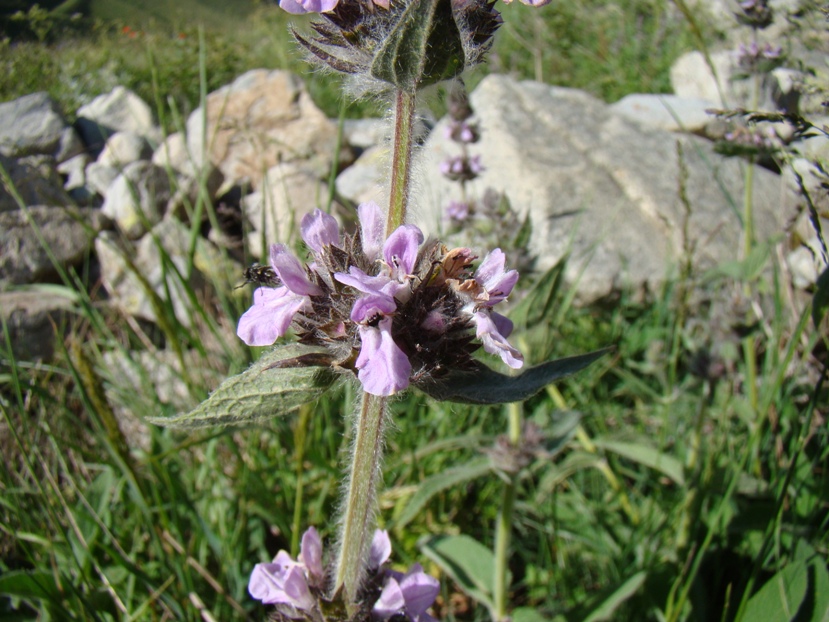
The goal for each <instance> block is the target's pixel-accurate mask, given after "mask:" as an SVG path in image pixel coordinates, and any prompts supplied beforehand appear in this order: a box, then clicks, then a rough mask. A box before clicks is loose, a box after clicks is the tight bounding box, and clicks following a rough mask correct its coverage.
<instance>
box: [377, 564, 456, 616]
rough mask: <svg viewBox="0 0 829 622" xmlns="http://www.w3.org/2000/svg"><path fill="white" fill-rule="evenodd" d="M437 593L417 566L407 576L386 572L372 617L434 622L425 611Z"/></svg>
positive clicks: (431, 580)
mask: <svg viewBox="0 0 829 622" xmlns="http://www.w3.org/2000/svg"><path fill="white" fill-rule="evenodd" d="M439 591H440V584H439V583H438V581H437V579H435V578H434V577H431V576H429V575H428V574H426V573H425V572H423V568H422V567H421V566H420V564H414V565H413V566H412V567H411V569H410V570H409V572H407V573H406V574H403V573H402V572H395V571H389V573H388V576H387V577H386V582H385V584H384V585H383V591H382V592H381V594H380V598H379V599H378V600H377V602H376V603H375V604H374V608H373V609H372V613H373V614H374V617H375V618H378V619H380V620H388V619H389V618H391V617H392V616H395V615H403V616H405V617H406V618H408V619H409V620H411V621H412V622H433V621H434V622H437V620H436V618H434V617H432V616H431V615H429V613H428V612H427V611H426V610H427V609H428V608H429V607H431V606H432V604H433V603H434V602H435V598H437V595H438V593H439Z"/></svg>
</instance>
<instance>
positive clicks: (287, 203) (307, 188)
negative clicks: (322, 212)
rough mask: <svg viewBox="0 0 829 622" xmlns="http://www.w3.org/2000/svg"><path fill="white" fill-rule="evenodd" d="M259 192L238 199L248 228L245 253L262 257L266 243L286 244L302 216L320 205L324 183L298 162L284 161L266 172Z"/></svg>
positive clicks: (324, 191) (323, 192)
mask: <svg viewBox="0 0 829 622" xmlns="http://www.w3.org/2000/svg"><path fill="white" fill-rule="evenodd" d="M261 186H262V189H261V190H260V191H257V192H254V193H252V194H250V195H248V196H246V197H244V198H243V200H242V212H243V214H244V218H245V221H246V222H247V223H249V224H250V226H251V227H252V229H253V230H252V232H251V233H250V234H249V235H248V236H247V244H248V252H249V253H250V254H251V255H252V256H254V257H260V256H262V251H263V247H262V240H263V239H264V240H265V242H266V243H267V244H272V243H274V242H284V243H288V242H289V240H291V239H292V237H294V236H296V231H297V230H298V225H299V222H300V220H302V217H303V216H304V215H305V214H307V213H308V212H311V211H313V210H314V208H316V207H319V206H320V205H322V203H323V201H324V200H325V198H326V197H327V191H326V187H327V186H326V184H325V183H324V182H323V181H321V180H320V179H319V177H318V176H317V174H316V172H315V171H314V170H312V169H309V168H306V166H305V165H304V164H302V163H294V162H286V163H284V164H279V165H277V166H274V167H272V168H271V169H269V170H268V172H267V174H266V175H265V177H264V180H263V181H262V184H261Z"/></svg>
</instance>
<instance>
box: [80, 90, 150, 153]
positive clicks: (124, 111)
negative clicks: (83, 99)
mask: <svg viewBox="0 0 829 622" xmlns="http://www.w3.org/2000/svg"><path fill="white" fill-rule="evenodd" d="M75 125H76V127H77V128H78V131H79V132H80V133H81V136H82V137H83V139H84V142H86V144H87V145H89V147H90V149H91V150H92V151H94V152H96V153H97V152H99V151H100V150H101V149H103V146H104V143H105V142H106V140H107V138H109V137H110V136H112V135H113V134H114V133H115V132H132V133H133V134H138V135H139V136H143V137H145V138H146V139H147V140H149V141H150V143H153V144H154V143H157V142H158V140H159V138H160V137H159V131H158V128H157V127H156V126H155V125H154V124H153V112H152V110H151V109H150V107H149V106H148V105H147V103H146V102H145V101H144V100H143V99H141V98H140V97H138V95H136V94H135V93H133V92H132V91H130V90H129V89H128V88H126V87H123V86H116V87H115V88H114V89H112V91H110V92H109V93H105V94H103V95H99V96H98V97H96V98H95V99H93V100H92V101H91V102H90V103H88V104H86V105H85V106H81V108H79V109H78V118H77V121H76V123H75Z"/></svg>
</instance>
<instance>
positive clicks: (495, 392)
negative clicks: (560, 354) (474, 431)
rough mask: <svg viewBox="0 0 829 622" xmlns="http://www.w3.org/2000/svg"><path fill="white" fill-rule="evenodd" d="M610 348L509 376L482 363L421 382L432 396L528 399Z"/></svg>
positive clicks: (480, 400) (454, 399) (468, 399)
mask: <svg viewBox="0 0 829 622" xmlns="http://www.w3.org/2000/svg"><path fill="white" fill-rule="evenodd" d="M608 352H610V348H605V349H603V350H597V351H595V352H590V353H588V354H580V355H578V356H571V357H568V358H564V359H558V360H555V361H547V362H546V363H542V364H541V365H536V366H535V367H531V368H530V369H528V370H526V371H525V372H523V373H521V374H519V375H517V376H506V375H504V374H500V373H498V372H496V371H493V370H491V369H490V368H489V367H487V366H486V365H484V364H482V363H479V364H478V366H477V368H476V369H474V370H471V371H464V372H450V373H449V375H447V376H446V377H445V378H441V379H440V380H437V381H429V382H424V383H422V384H419V385H417V388H418V389H420V390H421V391H423V392H424V393H425V394H426V395H428V396H429V397H433V398H434V399H436V400H441V401H444V402H461V403H464V404H506V403H509V402H521V401H524V400H526V399H528V398H530V397H532V396H533V395H535V394H536V393H538V392H539V391H540V390H541V389H543V388H544V387H545V386H547V385H548V384H550V383H552V382H555V381H556V380H561V379H562V378H566V377H567V376H570V375H572V374H575V373H576V372H578V371H581V370H582V369H584V368H585V367H587V366H588V365H590V364H591V363H593V362H594V361H596V360H597V359H599V358H601V357H602V356H604V355H605V354H607V353H608Z"/></svg>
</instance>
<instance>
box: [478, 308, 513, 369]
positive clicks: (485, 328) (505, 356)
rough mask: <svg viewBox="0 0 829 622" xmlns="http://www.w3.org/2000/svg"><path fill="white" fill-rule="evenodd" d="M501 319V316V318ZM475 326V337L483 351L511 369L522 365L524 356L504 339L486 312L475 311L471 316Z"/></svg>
mask: <svg viewBox="0 0 829 622" xmlns="http://www.w3.org/2000/svg"><path fill="white" fill-rule="evenodd" d="M502 317H503V316H502ZM472 319H473V321H474V322H475V326H476V331H475V332H476V336H477V337H478V339H480V340H481V343H483V345H484V350H486V351H487V352H489V353H490V354H497V355H498V356H500V357H501V360H502V361H504V363H506V364H507V365H509V366H510V367H512V368H513V369H519V368H521V367H523V365H524V355H522V354H521V353H520V352H519V351H518V350H516V349H515V348H513V347H512V346H511V345H510V344H509V342H508V341H507V339H506V337H504V336H503V335H502V334H501V333H500V332H499V331H498V327H497V326H496V324H495V322H493V319H492V317H490V314H489V313H487V312H486V311H477V312H475V313H473V314H472Z"/></svg>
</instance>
